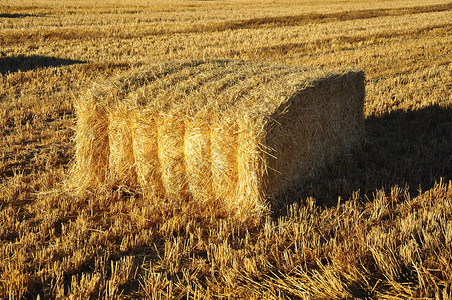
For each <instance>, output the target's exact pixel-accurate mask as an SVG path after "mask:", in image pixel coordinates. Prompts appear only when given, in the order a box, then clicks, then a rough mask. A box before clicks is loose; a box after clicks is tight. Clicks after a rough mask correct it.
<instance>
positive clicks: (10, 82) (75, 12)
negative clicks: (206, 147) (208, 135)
mask: <svg viewBox="0 0 452 300" xmlns="http://www.w3.org/2000/svg"><path fill="white" fill-rule="evenodd" d="M126 2H127V4H124V3H126ZM126 2H124V3H123V4H118V3H121V2H118V1H111V0H110V1H97V2H96V1H93V0H80V1H71V2H70V4H67V3H65V1H59V2H58V1H50V0H48V1H46V0H39V1H31V0H30V1H27V0H24V1H22V0H4V1H2V2H1V4H0V137H1V138H0V299H3V298H5V299H8V298H9V299H35V298H36V297H37V296H38V295H39V296H40V298H41V299H49V298H50V299H54V298H55V299H56V298H65V297H69V298H74V299H88V298H91V299H97V298H101V297H102V298H107V299H116V298H121V299H122V298H124V299H128V298H176V299H181V298H190V299H191V298H199V299H205V298H244V299H267V298H269V299H279V298H283V299H284V298H286V299H304V298H306V299H312V298H314V299H317V298H321V299H343V298H350V297H352V298H353V297H354V298H365V297H368V298H379V299H406V298H437V299H452V181H451V180H452V92H451V91H452V2H450V1H440V0H438V1H436V0H425V1H411V0H404V1H403V0H386V1H374V0H367V1H366V0H364V1H358V0H349V1H345V0H326V1H310V0H297V1H279V0H276V1H270V0H265V1H264V0H262V1H249V0H224V1H223V0H219V1H144V0H128V1H126ZM205 58H236V59H245V60H251V61H259V62H276V63H284V64H290V65H299V66H304V67H309V68H326V69H341V68H350V67H352V68H356V69H362V70H363V71H364V72H365V76H366V82H365V83H366V100H365V109H364V115H365V118H366V120H365V128H366V139H365V142H364V144H363V146H362V148H361V149H356V150H355V151H353V153H351V154H350V155H349V156H348V157H343V158H341V159H340V160H338V161H337V162H335V163H334V164H333V165H330V166H329V167H328V169H327V170H325V171H323V173H322V174H319V176H318V177H316V178H314V179H312V181H310V182H309V184H306V185H304V186H300V187H299V189H298V190H297V191H293V193H292V192H291V193H292V194H291V195H286V198H287V199H285V200H286V201H285V202H283V201H281V203H280V204H278V205H275V206H274V207H273V213H272V214H271V215H270V216H268V217H267V218H264V219H262V220H254V221H253V222H250V221H249V220H248V221H246V222H240V221H237V220H235V221H232V220H229V219H227V218H219V217H212V216H216V214H215V212H214V211H213V208H209V207H200V206H199V205H196V204H195V203H185V204H184V205H183V206H182V207H180V206H179V207H178V206H176V205H174V204H173V203H172V202H171V199H168V201H155V199H149V198H145V197H143V196H141V195H133V194H132V195H130V194H128V195H124V194H122V193H119V192H111V193H108V192H102V193H100V192H93V193H86V194H84V195H78V196H75V195H72V194H71V193H70V192H68V191H66V190H64V185H63V183H64V181H65V180H66V179H67V173H68V170H69V167H70V166H71V163H72V160H73V155H74V151H75V150H74V146H75V145H74V141H73V138H74V127H75V114H74V106H73V103H74V100H75V99H77V98H79V97H80V96H81V95H82V94H83V92H84V91H86V90H87V89H88V88H90V87H91V86H92V85H93V84H94V83H95V82H97V83H102V81H103V80H105V79H108V78H111V77H113V76H115V75H118V74H121V73H122V72H124V71H126V70H128V69H130V68H137V67H140V66H142V65H145V64H148V63H151V62H152V63H156V62H166V61H172V60H177V59H205ZM287 202H289V203H291V204H289V205H287V206H286V205H284V203H287ZM278 203H279V202H278Z"/></svg>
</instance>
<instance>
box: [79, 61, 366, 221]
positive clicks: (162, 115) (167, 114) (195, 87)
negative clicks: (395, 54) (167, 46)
mask: <svg viewBox="0 0 452 300" xmlns="http://www.w3.org/2000/svg"><path fill="white" fill-rule="evenodd" d="M107 86H108V89H103V92H98V91H93V92H92V93H94V94H99V95H101V96H102V97H96V98H95V99H94V98H93V99H90V100H89V101H88V102H89V103H90V104H89V105H90V106H89V107H90V108H86V107H85V106H84V105H82V103H88V102H87V101H86V100H81V102H80V103H79V105H77V116H78V120H79V124H80V126H78V128H77V135H76V140H77V151H76V163H75V166H74V169H73V170H74V171H73V174H76V173H77V172H81V170H82V169H83V165H84V164H88V165H89V166H90V167H85V169H84V170H85V171H86V172H92V174H89V176H88V177H87V178H99V179H98V180H94V179H89V180H90V181H92V182H93V184H84V183H83V182H80V185H81V186H83V187H88V188H90V187H92V186H93V185H95V184H104V185H109V184H112V182H116V184H117V183H118V180H119V181H120V182H121V183H122V184H126V185H128V186H130V187H132V188H134V187H135V186H136V187H137V188H136V190H141V191H151V194H153V195H158V196H166V197H168V198H169V199H178V200H181V199H182V200H184V199H193V200H194V201H200V202H205V203H207V202H209V201H215V203H222V205H223V206H224V207H226V208H227V209H228V210H229V211H232V212H234V213H236V214H248V215H249V214H253V213H257V214H259V213H261V212H262V211H264V210H265V208H266V204H267V202H266V201H267V200H268V199H270V198H272V197H274V196H277V195H278V194H280V193H282V192H284V191H285V190H286V189H288V188H291V187H294V186H296V185H297V184H300V183H302V182H303V181H305V180H306V179H308V178H309V177H311V176H315V174H316V173H317V172H318V171H319V170H321V169H322V168H323V167H324V166H325V165H326V164H328V163H329V162H332V161H334V160H335V159H336V158H337V157H338V156H339V155H342V154H344V153H346V152H348V151H350V149H351V148H352V147H355V146H357V145H359V143H360V141H361V139H362V137H363V123H364V118H363V104H364V74H363V73H362V72H357V71H351V70H345V71H337V72H327V71H320V70H310V71H308V70H306V69H302V68H299V67H289V66H283V65H265V64H258V63H251V62H244V61H236V60H230V61H229V60H224V61H220V60H215V61H196V62H187V61H184V62H173V63H167V64H159V65H152V66H147V67H144V68H142V69H139V70H132V71H130V72H128V73H126V74H123V75H122V76H121V77H120V78H117V79H114V80H112V82H111V83H110V84H109V85H107ZM105 91H108V92H105ZM93 111H96V113H93ZM100 114H106V115H107V116H109V117H108V118H106V117H105V116H103V117H98V116H97V115H100ZM94 115H96V116H94ZM94 119H96V120H94ZM90 122H91V123H93V122H94V123H95V122H98V123H99V124H98V125H96V126H94V127H93V126H92V124H91V125H89V126H88V125H86V124H88V123H90ZM105 122H107V123H108V124H104V123H105ZM82 123H83V124H85V125H83V126H81V124H82ZM96 124H97V123H96ZM101 124H102V125H101ZM107 129H108V130H107ZM105 131H108V134H107V135H106V133H105ZM93 139H95V140H96V142H95V143H94V144H93ZM106 140H107V142H106ZM96 149H97V150H96ZM100 149H102V150H100ZM87 157H89V158H90V159H91V160H90V159H87ZM90 161H92V162H90ZM94 165H97V166H98V168H97V169H94V167H93V166H94ZM89 170H90V171H89ZM99 170H100V171H99ZM103 172H104V173H108V174H113V175H112V176H110V177H111V178H112V179H114V180H111V181H109V179H106V180H104V182H102V179H103V178H104V177H105V176H104V177H102V176H103ZM94 183H95V184H94Z"/></svg>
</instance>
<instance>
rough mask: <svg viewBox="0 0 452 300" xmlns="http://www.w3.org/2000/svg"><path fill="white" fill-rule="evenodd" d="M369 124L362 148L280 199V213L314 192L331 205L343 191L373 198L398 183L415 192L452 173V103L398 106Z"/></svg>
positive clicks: (276, 203) (277, 207) (276, 209)
mask: <svg viewBox="0 0 452 300" xmlns="http://www.w3.org/2000/svg"><path fill="white" fill-rule="evenodd" d="M365 128H366V137H365V142H364V143H363V145H362V147H361V148H360V149H354V150H353V151H352V153H351V154H350V155H348V156H345V157H341V158H339V159H338V160H337V161H336V162H335V163H334V164H333V165H329V166H327V168H326V169H325V170H323V171H322V172H321V173H320V174H319V176H317V177H316V178H313V179H311V180H309V181H307V182H305V183H304V184H300V185H299V186H298V187H297V188H295V189H293V190H291V191H288V192H287V193H286V194H284V195H282V196H281V197H279V198H277V199H275V201H274V209H273V211H274V213H275V215H279V214H281V213H283V214H284V211H286V208H287V206H288V205H290V204H291V203H293V202H297V201H299V200H300V199H305V198H307V197H311V196H312V197H314V198H316V200H317V203H318V204H319V205H321V206H326V207H329V206H332V205H336V204H337V199H338V197H339V196H341V197H342V199H344V200H345V199H349V198H350V197H351V196H352V194H353V192H354V191H358V190H359V192H360V196H361V197H362V198H364V199H365V198H366V197H367V198H368V199H370V200H372V199H373V198H374V197H373V195H374V194H375V192H376V191H377V190H384V191H385V192H389V191H390V190H391V188H392V187H394V186H396V185H397V186H399V187H401V188H406V189H407V190H408V192H409V193H410V194H412V195H413V196H415V195H418V194H419V191H420V190H423V191H425V190H428V189H430V188H432V187H433V186H434V184H435V182H438V181H439V180H440V179H441V178H444V179H445V180H450V179H452V108H444V107H440V106H430V107H427V108H423V109H419V110H416V111H407V112H405V111H394V112H391V113H388V114H385V115H383V116H380V117H369V118H367V119H366V120H365Z"/></svg>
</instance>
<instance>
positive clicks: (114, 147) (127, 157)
mask: <svg viewBox="0 0 452 300" xmlns="http://www.w3.org/2000/svg"><path fill="white" fill-rule="evenodd" d="M108 119H109V124H108V140H109V147H110V152H109V153H110V155H109V161H108V162H109V166H108V167H109V171H110V178H109V180H110V181H111V184H112V185H114V186H121V187H127V188H136V183H137V173H136V171H135V157H134V148H133V143H132V130H131V125H132V124H131V122H130V115H129V113H128V111H127V108H126V107H123V106H121V107H118V108H116V109H115V110H112V111H110V112H109V116H108Z"/></svg>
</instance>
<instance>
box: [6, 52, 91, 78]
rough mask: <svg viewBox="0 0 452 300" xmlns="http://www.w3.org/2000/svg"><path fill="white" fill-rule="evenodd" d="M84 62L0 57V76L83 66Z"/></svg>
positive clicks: (43, 58) (21, 56) (32, 57)
mask: <svg viewBox="0 0 452 300" xmlns="http://www.w3.org/2000/svg"><path fill="white" fill-rule="evenodd" d="M84 63H86V61H82V60H72V59H62V58H56V57H50V56H40V55H33V56H24V55H19V56H15V57H0V74H7V73H14V72H17V71H19V70H20V71H29V70H34V69H38V68H46V67H60V66H68V65H73V64H84Z"/></svg>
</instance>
